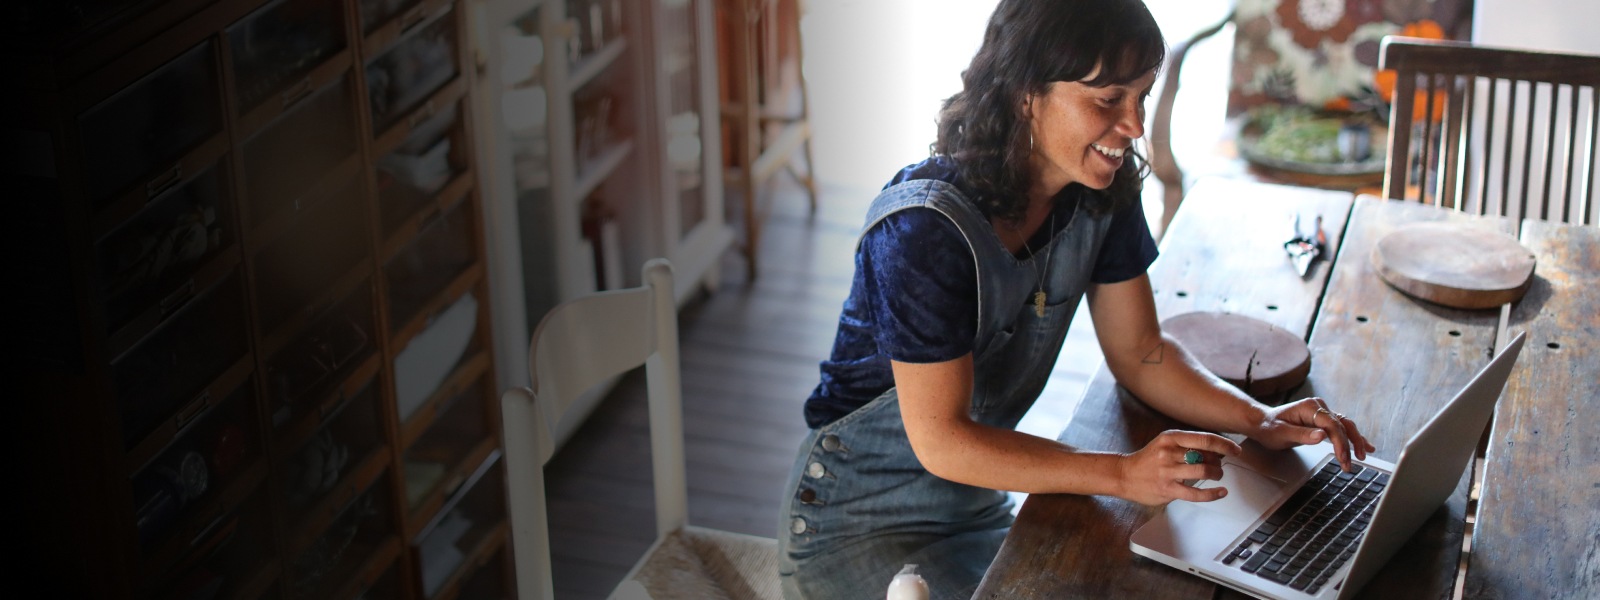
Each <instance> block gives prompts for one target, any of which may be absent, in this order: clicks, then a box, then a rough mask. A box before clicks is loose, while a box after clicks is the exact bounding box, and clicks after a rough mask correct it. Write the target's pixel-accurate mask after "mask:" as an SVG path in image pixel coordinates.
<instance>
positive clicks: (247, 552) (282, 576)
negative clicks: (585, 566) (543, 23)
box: [0, 0, 515, 599]
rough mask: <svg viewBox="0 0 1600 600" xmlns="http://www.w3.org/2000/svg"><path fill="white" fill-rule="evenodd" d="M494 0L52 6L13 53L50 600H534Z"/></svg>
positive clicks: (13, 434)
mask: <svg viewBox="0 0 1600 600" xmlns="http://www.w3.org/2000/svg"><path fill="white" fill-rule="evenodd" d="M469 1H471V0H175V1H167V2H161V1H154V0H101V1H96V2H83V3H78V4H76V5H74V6H77V7H78V11H77V12H72V11H70V10H68V9H66V8H60V7H56V6H55V5H53V4H51V3H48V2H43V1H39V2H32V1H31V0H29V2H28V4H29V7H30V8H32V9H34V10H32V11H30V12H26V14H27V17H26V18H25V19H24V20H23V22H21V23H17V24H14V29H13V30H12V32H11V33H13V34H14V35H12V36H10V39H9V40H8V41H6V42H4V45H3V46H0V56H4V58H5V59H6V60H7V62H8V63H10V64H16V65H20V66H21V68H20V69H19V70H20V73H19V75H20V77H21V79H20V80H18V81H15V82H13V83H16V84H17V89H16V90H15V91H14V92H11V91H10V90H9V89H8V90H7V91H8V92H10V93H7V94H5V96H6V98H5V100H4V101H5V102H6V103H7V104H6V106H5V107H6V108H7V109H10V110H6V111H5V112H4V116H3V117H0V123H3V126H0V127H3V130H4V131H5V133H6V139H7V146H8V147H9V148H8V150H10V151H11V152H13V153H15V156H16V157H17V160H14V161H7V162H8V163H10V164H8V166H7V167H6V168H7V170H8V173H10V174H14V175H15V176H16V178H15V181H17V182H18V183H17V187H18V190H19V191H18V192H17V196H16V198H17V200H16V202H15V206H14V210H15V218H11V219H8V223H7V226H6V230H7V234H8V236H7V237H10V238H11V239H12V240H14V242H13V244H14V245H15V249H16V250H17V251H18V252H17V253H15V254H14V256H16V258H17V259H18V260H19V261H20V263H21V264H22V265H23V266H24V268H22V269H21V270H19V272H18V273H17V274H16V277H17V278H18V281H19V283H20V289H22V290H23V291H24V292H26V293H25V294H24V297H25V302H24V306H23V307H22V309H23V310H22V311H21V312H20V313H19V314H21V315H22V319H24V320H25V321H24V322H25V326H24V327H21V328H20V329H18V330H17V331H18V335H17V336H16V337H15V338H13V339H14V341H15V342H16V343H18V344H20V347H22V348H26V349H31V350H32V352H31V353H30V355H29V356H27V357H26V358H24V359H23V360H22V361H21V362H20V363H19V364H20V366H21V367H22V370H23V372H24V373H25V375H24V376H23V377H21V378H20V381H21V384H20V385H18V386H16V387H15V393H17V394H18V395H17V397H16V400H17V404H18V405H19V409H18V411H17V412H16V413H15V414H13V415H10V416H8V418H7V419H6V420H7V421H8V422H9V423H10V424H11V426H10V427H9V428H8V430H7V433H8V434H9V435H7V436H6V437H7V439H8V442H9V443H11V444H12V445H13V447H12V448H11V450H12V456H13V457H15V458H16V459H19V463H20V468H18V469H17V470H16V473H17V476H18V477H20V478H21V479H20V481H24V482H27V487H28V488H29V489H28V491H27V492H26V493H25V494H21V500H20V502H19V506H18V508H19V509H20V510H19V511H18V512H15V513H13V514H14V515H16V516H18V517H20V518H21V519H22V520H24V525H23V526H22V527H21V533H22V536H21V537H20V538H19V539H18V540H17V543H15V544H14V546H13V547H14V548H17V549H19V550H22V551H23V552H24V553H25V554H27V555H28V556H27V557H26V558H24V559H22V560H21V561H20V562H19V563H18V564H16V565H14V566H16V567H18V568H19V570H18V571H16V572H18V573H25V574H27V576H30V577H31V579H32V580H31V581H28V583H29V584H30V585H27V587H28V588H29V589H36V590H46V591H47V595H50V596H56V597H95V598H157V597H174V596H183V595H186V594H190V593H195V592H201V591H212V590H214V591H216V592H217V593H218V595H217V597H228V598H240V599H250V598H275V599H276V598H302V597H309V598H353V597H357V596H360V595H363V594H366V595H368V596H372V597H383V598H412V599H423V598H430V597H432V596H430V595H429V594H427V593H425V592H427V591H428V589H427V586H425V585H424V583H425V578H424V569H425V568H431V569H432V570H431V571H428V574H427V578H428V583H431V584H433V585H434V586H435V587H436V588H437V589H435V590H434V591H435V592H436V596H437V597H499V596H506V595H509V593H510V592H511V591H512V590H514V585H515V582H514V580H513V579H512V572H511V569H510V568H509V562H507V561H508V559H509V555H510V554H509V547H508V545H507V544H508V542H507V540H508V536H507V535H506V519H505V506H504V494H503V491H501V490H503V486H504V483H503V469H502V468H501V467H499V466H498V465H499V463H498V457H499V456H500V439H499V432H500V424H499V404H498V402H497V398H498V395H497V393H496V392H497V390H498V384H497V380H496V374H495V370H494V369H495V367H494V364H495V358H494V352H493V349H494V348H495V344H494V343H493V341H492V339H493V335H492V328H491V314H490V298H491V296H490V294H489V278H488V277H487V273H488V269H487V266H486V265H487V261H488V257H487V255H486V250H485V233H486V232H485V230H484V223H483V218H482V211H483V206H482V203H483V195H482V193H481V191H480V189H479V185H478V181H479V178H478V175H477V159H476V156H475V153H476V151H477V144H476V142H475V138H476V135H477V134H476V132H475V131H474V128H473V127H474V124H475V122H476V121H475V119H474V115H473V112H474V111H475V110H477V104H476V103H475V102H474V100H473V98H472V93H473V90H474V89H475V85H474V82H473V78H474V76H475V68H474V65H473V61H472V52H471V51H470V49H469V48H468V43H467V42H468V33H467V28H468V23H467V16H468V13H469V10H468V6H467V4H468V3H469ZM402 401H406V402H411V403H413V404H415V405H420V406H422V407H425V410H417V406H415V405H414V406H411V408H412V410H410V411H403V410H402V407H401V402H402ZM435 460H436V461H443V462H446V463H448V464H445V465H444V467H443V472H442V474H441V475H439V476H438V477H437V478H434V479H430V480H429V481H427V482H426V483H427V485H421V484H420V483H419V482H417V481H409V482H408V480H407V478H408V477H421V475H413V474H414V473H421V472H427V469H422V470H418V469H415V468H408V461H413V464H417V463H426V462H427V461H435ZM408 484H409V485H411V486H413V487H419V488H423V489H425V490H426V491H425V493H424V494H422V495H421V496H420V497H417V495H416V494H408V493H407V490H408ZM413 500H415V502H413ZM463 522H465V523H467V527H466V530H465V533H463V534H462V535H461V536H460V539H459V540H456V539H446V537H447V536H438V537H437V538H432V539H430V538H429V537H428V536H427V535H426V534H428V533H431V532H434V531H438V530H440V527H441V525H440V523H450V524H457V526H459V524H460V523H463ZM440 540H443V544H442V545H438V546H435V545H431V544H434V543H435V542H438V541H440ZM454 544H461V545H460V547H455V546H454ZM444 546H450V547H449V548H446V547H444ZM451 553H455V554H459V555H460V556H461V557H462V558H461V560H459V561H453V562H445V563H438V562H432V563H430V562H428V559H427V558H426V557H435V556H441V555H450V554H451ZM441 564H443V565H446V566H450V567H451V568H450V569H449V570H446V571H442V572H441V571H440V566H439V565H441Z"/></svg>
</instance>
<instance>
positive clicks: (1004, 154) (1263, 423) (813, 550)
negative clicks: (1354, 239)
mask: <svg viewBox="0 0 1600 600" xmlns="http://www.w3.org/2000/svg"><path fill="white" fill-rule="evenodd" d="M1164 55H1165V44H1164V42H1163V41H1162V38H1161V34H1160V31H1159V30H1158V29H1157V27H1156V24H1155V22H1154V20H1153V19H1152V18H1151V16H1150V13H1149V11H1148V10H1147V9H1146V8H1145V6H1144V5H1143V4H1142V3H1141V2H1139V0H1001V1H1000V3H999V6H998V7H997V8H996V9H995V13H994V15H993V17H991V19H990V21H989V26H988V29H987V32H986V33H985V36H984V41H983V45H982V47H981V48H980V49H979V50H978V53H977V55H976V56H975V57H974V58H973V60H972V64H971V65H970V66H969V67H968V69H967V70H966V71H965V72H964V73H963V75H962V77H963V81H964V89H963V90H962V91H961V92H960V93H958V94H956V95H955V96H953V97H951V98H950V99H949V100H947V101H946V102H945V104H944V108H943V110H942V111H941V113H940V116H939V133H938V140H937V141H936V142H935V143H934V145H933V157H932V158H930V159H929V160H927V161H924V162H922V163H920V164H917V165H912V166H911V167H908V168H906V169H905V170H903V171H901V172H900V173H899V174H898V175H896V176H895V177H894V178H893V179H892V180H891V181H890V183H889V185H888V186H886V187H885V189H884V190H883V192H882V193H881V194H880V195H879V196H878V198H877V199H876V200H874V201H873V203H872V206H871V208H870V209H869V210H868V215H867V224H866V226H865V228H864V229H863V233H862V237H861V239H860V241H859V245H858V247H857V251H856V272H855V276H854V282H853V284H852V286H851V291H850V296H849V298H848V299H847V300H846V301H845V305H844V308H843V314H842V315H841V317H840V320H839V329H838V335H837V338H836V339H835V342H834V349H833V354H832V357H831V358H830V359H829V360H827V361H824V362H823V363H822V381H821V383H820V384H819V385H818V386H817V388H816V390H815V391H814V392H813V393H812V396H811V398H810V399H808V400H807V402H806V410H805V413H806V419H807V422H808V424H809V425H810V426H811V427H812V428H813V431H812V433H811V434H810V435H809V437H807V439H806V440H805V442H804V443H803V444H802V446H801V448H800V452H799V455H798V456H797V457H796V460H795V463H794V467H793V469H791V471H790V483H791V487H790V489H789V490H788V492H789V495H788V497H787V498H786V500H785V505H784V507H783V511H782V525H781V531H780V535H779V544H780V557H779V558H780V567H779V572H780V575H781V576H782V579H783V590H784V595H785V596H786V597H788V598H791V599H795V598H826V599H835V598H881V597H882V594H883V593H884V589H885V588H886V586H887V585H888V583H889V581H890V579H891V578H892V577H893V576H894V574H895V573H896V572H897V571H898V570H899V569H900V567H901V566H902V565H903V564H906V563H916V564H919V565H920V566H921V568H920V572H921V573H922V575H923V576H924V577H925V578H926V579H927V580H928V581H929V584H930V586H931V587H932V589H933V591H934V594H935V596H936V597H951V598H966V597H970V595H971V594H972V591H973V589H974V588H975V587H976V586H977V584H978V582H979V580H981V578H982V576H983V573H984V571H985V569H987V568H988V565H989V563H990V562H991V561H992V560H993V558H994V556H995V554H996V552H997V551H998V549H999V545H1000V542H1001V540H1002V539H1003V538H1004V536H1005V533H1006V530H1007V528H1008V527H1009V526H1010V524H1011V521H1012V517H1011V503H1010V501H1009V500H1008V499H1007V496H1006V494H1005V493H1004V492H1002V491H1000V490H1016V491H1022V492H1028V493H1074V494H1106V495H1112V496H1117V497H1121V498H1125V499H1128V500H1132V501H1135V502H1140V503H1144V504H1150V505H1156V504H1163V503H1166V502H1169V501H1172V500H1175V499H1178V500H1185V501H1191V502H1205V501H1210V500H1216V499H1218V498H1221V497H1222V496H1223V495H1225V494H1226V493H1227V491H1226V490H1225V489H1223V488H1210V489H1206V490H1200V489H1196V488H1193V487H1189V486H1186V485H1183V484H1182V483H1181V481H1182V480H1186V479H1188V480H1193V479H1220V478H1221V475H1222V470H1221V466H1220V461H1221V458H1222V457H1223V456H1230V455H1233V454H1235V453H1237V452H1239V447H1238V445H1237V444H1234V443H1233V442H1232V441H1230V440H1228V439H1227V438H1224V437H1221V436H1218V435H1215V434H1211V433H1201V432H1190V431H1168V432H1165V433H1163V434H1162V435H1160V436H1158V437H1157V438H1156V439H1154V440H1152V441H1151V442H1150V443H1149V444H1148V445H1147V446H1145V447H1144V448H1142V449H1140V450H1138V451H1136V452H1133V453H1130V454H1126V455H1121V454H1110V453H1101V452H1092V451H1079V450H1075V449H1072V448H1068V447H1066V446H1064V445H1062V444H1060V443H1058V442H1055V441H1053V440H1048V439H1043V438H1038V437H1034V436H1030V435H1027V434H1023V433H1019V432H1017V431H1015V430H1014V427H1015V426H1016V424H1017V422H1018V420H1019V419H1021V417H1022V415H1023V413H1025V412H1026V411H1027V410H1028V408H1029V407H1030V406H1032V404H1033V402H1034V400H1035V399H1036V398H1037V396H1038V394H1039V392H1040V391H1041V390H1042V389H1043V388H1044V384H1045V381H1046V379H1047V378H1048V376H1049V374H1050V371H1051V369H1052V368H1053V366H1054V363H1055V359H1056V355H1057V354H1058V353H1059V352H1060V349H1061V344H1062V341H1063V340H1064V339H1065V337H1066V332H1067V326H1068V324H1069V323H1070V322H1071V321H1072V315H1073V312H1074V311H1075V310H1076V308H1077V306H1078V303H1079V300H1080V298H1081V297H1082V296H1083V294H1084V293H1086V292H1087V294H1088V297H1089V308H1090V312H1091V316H1092V317H1093V319H1094V324H1095V329H1096V331H1097V332H1098V334H1099V342H1100V346H1101V348H1102V350H1103V351H1104V353H1105V356H1106V362H1107V365H1108V366H1109V367H1110V369H1111V372H1112V373H1113V374H1114V375H1115V376H1116V378H1117V380H1118V382H1119V383H1121V384H1122V385H1123V386H1125V387H1127V388H1128V389H1129V390H1130V391H1132V392H1133V393H1134V395H1136V396H1138V397H1139V398H1142V399H1144V400H1145V401H1146V402H1147V403H1148V404H1149V405H1150V406H1152V407H1153V408H1155V409H1157V410H1159V411H1161V412H1163V413H1165V414H1167V415H1169V416H1171V417H1173V418H1176V419H1178V420H1180V421H1182V422H1185V423H1188V424H1191V425H1193V426H1195V427H1197V428H1201V429H1205V430H1209V431H1226V432H1237V433H1242V434H1244V435H1246V436H1248V437H1250V438H1252V439H1255V440H1257V441H1259V442H1261V443H1263V444H1265V445H1267V446H1269V447H1274V448H1283V447H1288V446H1292V445H1295V444H1312V443H1317V442H1321V441H1322V440H1324V439H1331V440H1332V442H1333V444H1334V446H1335V448H1336V450H1337V453H1338V456H1339V460H1340V462H1341V463H1343V464H1346V465H1348V464H1349V462H1350V460H1351V456H1352V454H1353V455H1354V456H1355V457H1357V458H1364V457H1365V455H1366V453H1367V452H1371V451H1372V450H1373V448H1372V446H1371V444H1369V443H1367V440H1366V439H1365V438H1364V437H1362V436H1361V434H1360V432H1359V431H1358V430H1357V428H1356V425H1355V424H1354V423H1352V422H1351V421H1349V420H1348V419H1344V418H1343V417H1340V416H1337V413H1333V412H1331V411H1329V410H1328V409H1327V406H1326V403H1324V402H1323V401H1322V400H1321V399H1317V398H1307V399H1304V400H1300V401H1298V402H1293V403H1290V404H1286V405H1284V406H1281V407H1277V408H1269V407H1266V406H1263V405H1261V404H1259V403H1257V402H1255V401H1253V400H1251V399H1250V398H1249V397H1247V396H1245V395H1243V394H1242V393H1240V392H1239V391H1238V390H1237V389H1235V388H1233V387H1231V386H1229V385H1227V384H1225V383H1223V382H1221V381H1219V380H1217V379H1216V378H1215V377H1213V376H1211V375H1210V374H1208V373H1206V372H1205V371H1204V370H1203V369H1201V368H1199V367H1198V366H1197V365H1196V363H1195V361H1194V360H1193V359H1191V358H1190V357H1189V355H1188V354H1186V353H1185V352H1184V350H1183V349H1182V348H1181V347H1180V346H1179V345H1178V344H1177V343H1176V342H1174V341H1173V340H1172V339H1171V338H1169V337H1167V336H1165V335H1164V334H1163V333H1162V332H1161V329H1160V326H1159V324H1158V322H1157V320H1156V314H1155V308H1154V300H1153V298H1152V295H1151V291H1150V282H1149V280H1148V278H1147V277H1146V275H1145V269H1146V268H1147V267H1148V266H1149V265H1150V263H1151V261H1153V260H1154V259H1155V256H1156V250H1155V244H1154V242H1153V241H1152V239H1151V236H1150V231H1149V228H1148V226H1147V225H1146V224H1145V221H1144V216H1143V211H1142V209H1141V208H1140V206H1139V190H1140V185H1141V184H1140V179H1141V178H1142V176H1143V174H1144V165H1143V164H1142V161H1141V160H1140V158H1139V156H1138V155H1137V154H1136V153H1135V152H1134V151H1133V141H1134V140H1135V139H1138V138H1139V137H1141V136H1142V135H1143V134H1144V127H1143V120H1144V108H1143V101H1144V99H1145V96H1147V95H1148V94H1149V91H1150V87H1151V85H1152V84H1153V83H1154V80H1155V76H1156V71H1157V69H1158V68H1159V67H1160V65H1161V61H1162V59H1163V58H1164ZM1191 449H1193V450H1200V451H1202V456H1203V461H1202V462H1201V463H1200V464H1187V463H1186V462H1185V455H1186V453H1188V451H1189V450H1191Z"/></svg>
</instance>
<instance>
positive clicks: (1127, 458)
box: [1118, 429, 1239, 506]
mask: <svg viewBox="0 0 1600 600" xmlns="http://www.w3.org/2000/svg"><path fill="white" fill-rule="evenodd" d="M1190 450H1198V451H1200V457H1201V461H1200V462H1199V463H1198V464H1189V463H1187V462H1185V461H1184V455H1185V454H1187V453H1188V452H1189V451H1190ZM1238 453H1239V445H1238V444H1235V443H1234V442H1233V440H1230V439H1228V438H1225V437H1222V436H1220V435H1217V434H1214V433H1201V432H1197V431H1179V430H1176V429H1172V430H1167V431H1164V432H1161V434H1160V435H1157V436H1156V438H1155V439H1153V440H1150V443H1149V444H1145V447H1144V448H1141V449H1139V450H1138V451H1136V452H1133V453H1131V454H1126V455H1123V457H1122V465H1121V466H1122V473H1121V480H1122V481H1121V483H1122V485H1121V490H1122V493H1120V494H1118V496H1120V497H1122V498H1126V499H1128V500H1132V501H1134V502H1138V503H1140V504H1145V505H1150V506H1156V505H1161V504H1166V503H1168V502H1171V501H1173V500H1187V501H1189V502H1211V501H1213V500H1217V499H1220V498H1222V497H1223V496H1226V495H1228V490H1227V489H1226V488H1223V487H1221V486H1217V487H1212V488H1206V489H1196V488H1193V487H1189V486H1187V485H1184V484H1183V481H1184V480H1195V479H1222V457H1224V456H1234V455H1237V454H1238Z"/></svg>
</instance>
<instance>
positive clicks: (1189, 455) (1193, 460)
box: [1183, 450, 1202, 465]
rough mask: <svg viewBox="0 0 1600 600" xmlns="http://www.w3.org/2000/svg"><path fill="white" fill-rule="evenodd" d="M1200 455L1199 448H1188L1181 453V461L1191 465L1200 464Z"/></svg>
mask: <svg viewBox="0 0 1600 600" xmlns="http://www.w3.org/2000/svg"><path fill="white" fill-rule="evenodd" d="M1201 459H1202V457H1201V456H1200V451H1199V450H1190V451H1188V452H1185V453H1183V462H1185V463H1187V464H1191V465H1197V464H1200V461H1201Z"/></svg>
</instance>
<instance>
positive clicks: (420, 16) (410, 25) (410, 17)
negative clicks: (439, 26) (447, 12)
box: [400, 4, 428, 35]
mask: <svg viewBox="0 0 1600 600" xmlns="http://www.w3.org/2000/svg"><path fill="white" fill-rule="evenodd" d="M427 9H428V6H427V5H426V4H420V5H417V7H416V8H413V9H411V10H409V11H406V14H405V16H403V17H400V35H405V34H407V33H411V30H412V29H415V28H416V27H417V26H418V25H421V24H422V21H423V20H425V19H427V17H428V12H427Z"/></svg>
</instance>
